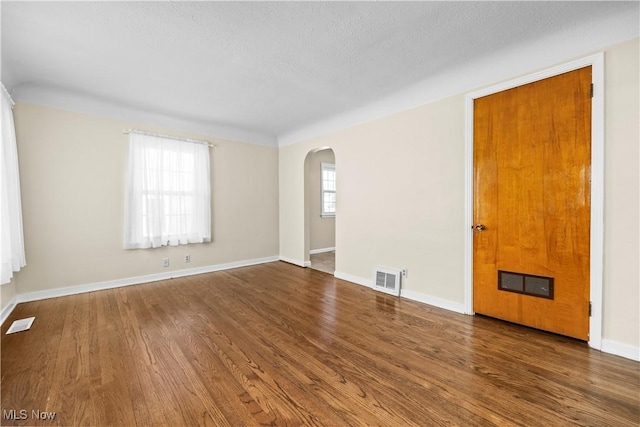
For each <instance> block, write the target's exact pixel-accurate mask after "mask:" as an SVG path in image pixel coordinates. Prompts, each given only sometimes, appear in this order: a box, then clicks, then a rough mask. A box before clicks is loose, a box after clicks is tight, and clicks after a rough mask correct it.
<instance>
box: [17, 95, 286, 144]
mask: <svg viewBox="0 0 640 427" xmlns="http://www.w3.org/2000/svg"><path fill="white" fill-rule="evenodd" d="M11 96H12V98H13V99H14V101H16V102H25V103H29V104H36V105H42V106H46V107H53V108H59V109H63V110H68V111H73V112H77V113H82V114H90V115H95V116H100V117H108V118H111V119H116V120H122V121H127V122H135V123H139V124H145V125H148V126H160V127H163V128H168V129H173V130H181V131H185V132H190V133H199V134H202V135H206V136H211V137H216V138H222V139H229V140H233V141H240V142H246V143H250V144H258V145H267V146H272V147H276V146H277V145H278V143H277V138H276V137H275V135H269V134H266V133H260V132H254V131H250V130H246V129H240V128H236V127H232V126H226V125H221V124H218V123H211V122H203V121H197V120H192V119H186V118H177V117H174V116H169V115H165V114H158V113H153V112H149V111H144V110H141V109H135V108H131V107H127V106H124V105H120V104H117V103H114V102H110V101H106V100H103V99H99V98H96V97H93V96H88V95H84V94H78V93H73V92H69V91H66V90H62V89H57V88H50V87H45V86H39V85H20V86H18V87H16V88H14V89H13V90H12V91H11Z"/></svg>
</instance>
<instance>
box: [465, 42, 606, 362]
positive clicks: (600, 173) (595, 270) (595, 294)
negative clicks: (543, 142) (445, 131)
mask: <svg viewBox="0 0 640 427" xmlns="http://www.w3.org/2000/svg"><path fill="white" fill-rule="evenodd" d="M589 65H591V67H592V74H591V76H592V77H591V82H592V83H593V87H594V90H593V98H592V103H591V230H590V233H591V252H590V262H591V265H590V278H591V281H590V300H591V317H590V318H589V346H590V347H593V348H595V349H598V350H601V349H602V278H603V262H604V261H603V253H604V53H602V52H601V53H598V54H595V55H591V56H587V57H585V58H582V59H578V60H575V61H571V62H569V63H566V64H562V65H559V66H556V67H552V68H548V69H545V70H542V71H538V72H536V73H533V74H529V75H527V76H523V77H518V78H515V79H513V80H509V81H506V82H502V83H498V84H495V85H493V86H489V87H487V88H484V89H480V90H477V91H475V92H471V93H468V94H467V95H466V99H465V112H466V122H465V227H466V232H465V241H464V258H465V260H464V264H465V267H464V269H465V271H464V306H465V313H466V314H474V311H473V231H472V229H471V227H472V225H473V104H474V102H473V101H474V100H475V99H476V98H480V97H483V96H487V95H491V94H494V93H497V92H502V91H504V90H507V89H512V88H514V87H517V86H522V85H525V84H528V83H532V82H535V81H538V80H543V79H546V78H548V77H553V76H557V75H559V74H563V73H566V72H569V71H573V70H577V69H578V68H582V67H587V66H589Z"/></svg>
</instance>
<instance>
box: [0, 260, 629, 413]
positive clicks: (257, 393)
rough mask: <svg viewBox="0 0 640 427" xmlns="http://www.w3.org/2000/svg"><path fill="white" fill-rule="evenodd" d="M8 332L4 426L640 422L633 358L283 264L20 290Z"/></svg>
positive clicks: (4, 346)
mask: <svg viewBox="0 0 640 427" xmlns="http://www.w3.org/2000/svg"><path fill="white" fill-rule="evenodd" d="M28 316H36V320H35V322H34V324H33V327H32V329H31V330H30V331H28V332H20V333H16V334H12V335H4V332H5V331H6V329H7V328H8V327H9V325H10V324H11V323H12V322H13V320H15V319H20V318H23V317H28ZM2 333H3V335H2V341H1V344H2V356H1V357H2V366H1V367H2V383H1V391H2V396H1V401H2V414H3V419H2V424H3V425H82V426H85V425H123V426H136V425H168V426H183V425H220V426H224V425H231V426H239V425H259V424H261V425H265V424H266V425H329V426H342V425H385V426H404V425H418V426H430V425H464V426H469V425H527V426H537V425H539V426H552V425H594V426H637V425H638V423H639V421H640V408H639V404H640V402H639V400H640V398H639V394H638V391H639V390H640V371H639V366H640V364H638V363H637V362H633V361H630V360H627V359H623V358H620V357H616V356H612V355H608V354H604V353H600V352H598V351H594V350H591V349H589V348H588V347H587V345H586V344H585V343H583V342H580V341H575V340H572V339H569V338H563V337H560V336H556V335H552V334H549V333H545V332H540V331H536V330H532V329H528V328H525V327H520V326H516V325H512V324H509V323H505V322H501V321H497V320H493V319H489V318H484V317H480V316H476V317H473V316H465V315H460V314H456V313H452V312H448V311H445V310H441V309H438V308H434V307H431V306H428V305H424V304H420V303H417V302H413V301H409V300H406V299H396V298H394V297H390V296H386V295H383V294H379V293H375V292H374V291H372V290H370V289H368V288H365V287H362V286H359V285H354V284H350V283H348V282H344V281H341V280H338V279H335V278H333V277H332V276H330V275H328V274H325V273H321V272H318V271H315V270H312V269H302V268H299V267H295V266H292V265H289V264H285V263H282V262H276V263H270V264H263V265H258V266H253V267H245V268H239V269H234V270H227V271H222V272H217V273H209V274H203V275H199V276H192V277H189V278H179V279H172V280H167V281H162V282H156V283H150V284H144V285H138V286H129V287H125V288H119V289H113V290H107V291H100V292H93V293H89V294H81V295H75V296H69V297H62V298H56V299H50V300H43V301H36V302H31V303H26V304H20V305H19V306H18V307H17V308H16V309H15V311H14V312H13V313H12V315H11V316H10V318H9V319H8V320H7V321H6V322H5V323H4V325H3V326H2ZM12 410H14V411H15V412H12ZM22 410H24V411H25V412H24V413H22V412H21V411H22ZM34 410H35V411H41V412H45V411H48V412H55V418H54V420H53V421H51V420H38V419H36V418H33V415H37V414H34V413H33V412H32V411H34ZM12 414H14V415H15V416H14V417H12ZM21 414H26V419H24V420H15V419H10V418H20V417H21ZM41 415H42V414H41ZM44 415H47V414H46V413H45V414H44Z"/></svg>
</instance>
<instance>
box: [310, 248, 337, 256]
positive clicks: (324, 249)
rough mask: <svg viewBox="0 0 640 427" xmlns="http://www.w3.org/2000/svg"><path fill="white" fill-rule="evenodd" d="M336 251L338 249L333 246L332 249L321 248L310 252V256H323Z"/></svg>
mask: <svg viewBox="0 0 640 427" xmlns="http://www.w3.org/2000/svg"><path fill="white" fill-rule="evenodd" d="M335 250H336V247H335V246H333V247H331V248H321V249H311V250H310V251H309V255H315V254H323V253H325V252H333V251H335Z"/></svg>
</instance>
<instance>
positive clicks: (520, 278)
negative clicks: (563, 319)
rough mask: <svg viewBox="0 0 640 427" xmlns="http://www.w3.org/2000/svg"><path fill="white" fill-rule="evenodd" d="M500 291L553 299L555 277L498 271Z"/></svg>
mask: <svg viewBox="0 0 640 427" xmlns="http://www.w3.org/2000/svg"><path fill="white" fill-rule="evenodd" d="M498 289H499V290H501V291H507V292H515V293H518V294H524V295H530V296H534V297H541V298H547V299H553V277H544V276H535V275H533V274H524V273H514V272H512V271H502V270H498Z"/></svg>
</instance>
